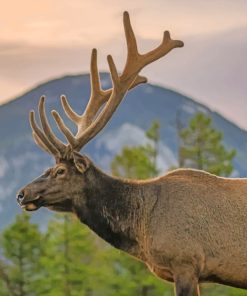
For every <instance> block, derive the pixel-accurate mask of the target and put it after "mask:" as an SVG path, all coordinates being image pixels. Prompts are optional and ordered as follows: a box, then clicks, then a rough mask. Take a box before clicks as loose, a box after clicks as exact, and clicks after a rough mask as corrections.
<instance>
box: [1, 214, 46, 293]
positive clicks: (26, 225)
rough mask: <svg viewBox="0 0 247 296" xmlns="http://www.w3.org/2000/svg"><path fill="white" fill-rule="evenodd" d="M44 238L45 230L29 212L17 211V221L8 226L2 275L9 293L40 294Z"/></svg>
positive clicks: (3, 245)
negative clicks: (21, 212)
mask: <svg viewBox="0 0 247 296" xmlns="http://www.w3.org/2000/svg"><path fill="white" fill-rule="evenodd" d="M42 242H43V239H42V234H41V233H40V231H39V229H38V227H37V225H35V224H32V223H31V222H30V216H29V215H28V214H26V213H23V214H21V215H17V216H16V219H15V221H14V223H13V224H12V225H10V226H9V227H8V228H6V229H5V230H4V232H3V234H2V237H1V245H2V249H3V250H2V255H3V256H4V259H3V260H2V261H1V272H0V277H1V279H2V282H3V284H4V289H5V290H7V291H8V292H7V295H13V296H29V295H30V296H31V295H40V294H39V293H40V292H41V291H40V278H42V270H41V266H40V257H41V255H42V251H43V244H42ZM34 291H35V292H34ZM0 295H1V294H0Z"/></svg>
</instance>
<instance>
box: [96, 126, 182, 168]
mask: <svg viewBox="0 0 247 296" xmlns="http://www.w3.org/2000/svg"><path fill="white" fill-rule="evenodd" d="M148 142H149V140H148V139H147V138H146V136H145V131H144V130H142V129H141V128H139V127H138V126H136V125H133V124H130V123H124V124H123V125H122V126H120V128H118V129H117V130H115V131H113V132H108V133H104V136H101V137H99V138H98V139H97V140H96V148H97V149H100V148H102V147H104V149H106V151H107V152H108V153H109V154H110V155H109V154H108V155H107V154H106V155H105V156H104V157H103V158H100V159H99V163H100V165H101V167H104V168H105V167H106V166H109V163H110V162H111V161H110V160H112V156H113V155H116V154H119V153H120V152H121V151H122V148H123V147H124V146H128V147H133V146H139V145H145V144H147V143H148ZM157 165H158V168H159V169H160V171H161V172H162V173H164V171H167V170H168V169H169V168H171V167H172V166H176V165H177V160H176V157H175V155H174V153H173V152H172V151H171V150H170V149H169V148H168V147H167V146H166V145H165V144H164V143H163V142H160V145H159V155H158V158H157Z"/></svg>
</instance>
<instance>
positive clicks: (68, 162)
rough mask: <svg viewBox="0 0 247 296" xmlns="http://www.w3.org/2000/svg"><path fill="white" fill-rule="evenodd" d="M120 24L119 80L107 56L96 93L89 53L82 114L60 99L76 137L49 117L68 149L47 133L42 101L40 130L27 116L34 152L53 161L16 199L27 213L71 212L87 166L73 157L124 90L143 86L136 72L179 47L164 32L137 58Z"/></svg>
mask: <svg viewBox="0 0 247 296" xmlns="http://www.w3.org/2000/svg"><path fill="white" fill-rule="evenodd" d="M123 23H124V29H125V37H126V42H127V51H128V53H127V60H126V64H125V67H124V70H123V72H122V74H121V75H119V74H118V72H117V69H116V66H115V63H114V61H113V58H112V56H111V55H108V56H107V60H108V64H109V68H110V74H111V80H112V88H111V89H108V90H102V89H101V85H100V78H99V72H98V68H97V51H96V49H93V51H92V56H91V72H90V74H91V97H90V99H89V102H88V104H87V107H86V109H85V111H84V113H83V114H82V115H78V114H77V113H76V112H74V111H73V110H72V108H71V107H70V105H69V103H68V101H67V98H66V97H65V96H61V103H62V106H63V109H64V111H65V113H66V115H67V116H68V117H69V119H70V120H72V121H73V122H74V123H75V124H76V126H77V133H76V135H73V134H72V133H71V131H70V130H69V129H68V127H67V126H66V125H65V123H64V121H63V119H62V118H61V116H60V115H59V114H58V113H57V112H56V111H54V110H53V111H52V115H53V117H54V119H55V121H56V124H57V125H58V127H59V129H60V131H61V132H62V133H63V134H64V135H65V137H66V139H67V141H68V144H64V143H63V142H61V141H60V140H59V139H58V138H57V137H56V136H55V134H54V133H53V132H52V130H51V127H50V125H49V122H48V120H47V117H46V112H45V97H41V98H40V102H39V117H40V122H41V126H42V128H40V127H39V126H38V125H37V123H36V120H35V113H34V111H31V112H30V124H31V128H32V131H33V137H34V140H35V142H36V144H37V145H38V146H40V147H41V148H42V149H43V150H45V151H46V152H48V153H49V154H51V155H53V156H54V157H55V159H56V165H55V166H54V167H52V168H50V169H48V170H47V171H46V172H45V173H44V174H43V175H41V176H40V177H39V178H37V179H35V180H34V181H33V182H32V183H30V184H29V185H27V186H26V187H24V188H23V189H22V190H21V191H20V192H19V193H18V194H17V200H18V203H19V204H20V205H21V207H23V208H24V209H26V210H29V211H31V210H37V209H38V208H39V207H41V206H45V207H48V208H51V209H53V210H62V211H71V207H72V205H73V201H74V199H76V198H78V195H80V196H81V195H83V184H85V175H86V174H87V172H88V170H89V169H90V167H91V166H92V164H91V161H90V160H89V159H88V158H87V157H86V156H82V155H80V154H79V151H80V150H81V148H82V147H83V146H85V145H86V144H87V143H88V142H89V141H90V140H91V139H92V138H94V137H95V136H96V135H97V134H98V133H99V132H100V131H101V130H102V129H103V128H104V126H105V125H106V124H107V122H108V121H109V119H110V118H111V117H112V115H113V113H114V112H115V110H116V108H117V107H118V105H119V104H120V102H121V101H122V99H123V98H124V96H125V94H126V93H127V92H128V90H129V89H131V88H133V87H135V86H136V85H138V84H140V83H145V82H146V81H147V80H146V78H145V77H142V76H139V72H140V71H141V70H142V68H144V67H145V66H146V65H148V64H150V63H152V62H154V61H155V60H158V59H159V58H161V57H163V56H164V55H166V54H167V53H168V52H169V51H171V50H172V49H173V48H176V47H182V46H183V42H182V41H179V40H172V39H171V38H170V34H169V32H168V31H165V32H164V36H163V40H162V42H161V44H160V45H159V46H158V47H157V48H155V49H154V50H152V51H150V52H148V53H145V54H140V53H139V52H138V49H137V43H136V38H135V35H134V32H133V30H132V27H131V24H130V19H129V14H128V12H124V17H123Z"/></svg>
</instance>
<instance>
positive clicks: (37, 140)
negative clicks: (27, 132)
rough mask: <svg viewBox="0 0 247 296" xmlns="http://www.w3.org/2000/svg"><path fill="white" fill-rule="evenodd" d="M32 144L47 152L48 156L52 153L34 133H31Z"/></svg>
mask: <svg viewBox="0 0 247 296" xmlns="http://www.w3.org/2000/svg"><path fill="white" fill-rule="evenodd" d="M32 135H33V138H34V142H35V144H36V145H37V146H39V147H41V148H42V149H43V150H44V151H45V152H48V153H49V154H52V152H51V151H50V150H49V149H48V148H47V147H46V146H45V144H44V143H43V142H42V141H41V140H40V138H39V137H38V136H37V134H35V132H33V133H32Z"/></svg>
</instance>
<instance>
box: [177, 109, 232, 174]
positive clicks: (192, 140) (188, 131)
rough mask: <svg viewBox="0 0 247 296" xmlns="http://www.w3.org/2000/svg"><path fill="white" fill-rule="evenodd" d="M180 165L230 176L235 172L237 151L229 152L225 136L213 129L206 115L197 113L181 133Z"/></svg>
mask: <svg viewBox="0 0 247 296" xmlns="http://www.w3.org/2000/svg"><path fill="white" fill-rule="evenodd" d="M179 136H180V145H181V146H180V147H179V156H180V160H179V163H180V165H181V166H182V167H191V168H195V169H200V170H205V171H208V172H210V173H213V174H216V175H221V176H229V175H230V174H231V173H232V171H233V165H232V160H233V157H234V156H235V154H236V152H235V150H227V149H226V148H225V147H224V145H223V143H222V141H223V134H222V133H221V132H219V131H217V130H216V129H214V128H213V127H212V120H211V118H210V117H208V116H206V115H205V114H204V113H201V112H199V113H196V115H195V116H194V117H193V118H192V119H191V120H190V122H189V125H188V127H187V128H184V129H182V130H180V131H179Z"/></svg>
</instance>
